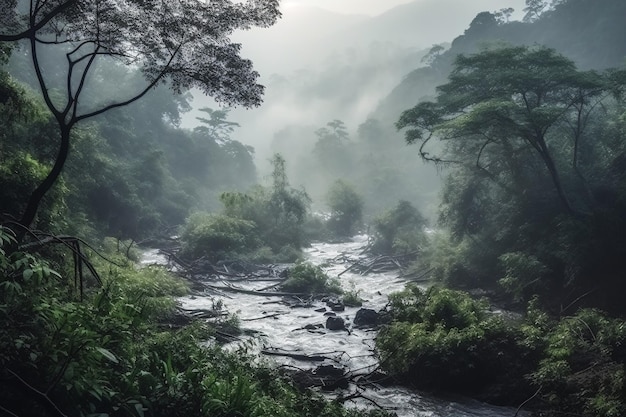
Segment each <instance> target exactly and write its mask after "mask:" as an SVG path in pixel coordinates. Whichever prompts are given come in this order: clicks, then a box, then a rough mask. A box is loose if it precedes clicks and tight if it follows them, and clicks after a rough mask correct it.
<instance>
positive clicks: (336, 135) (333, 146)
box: [313, 120, 352, 178]
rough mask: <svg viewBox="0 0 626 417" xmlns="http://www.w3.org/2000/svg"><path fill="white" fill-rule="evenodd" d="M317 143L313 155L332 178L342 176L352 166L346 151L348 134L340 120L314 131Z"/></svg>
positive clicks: (348, 153)
mask: <svg viewBox="0 0 626 417" xmlns="http://www.w3.org/2000/svg"><path fill="white" fill-rule="evenodd" d="M315 135H316V136H317V142H315V145H314V147H313V154H314V155H315V157H316V158H317V161H318V163H319V164H320V166H321V167H323V168H324V170H325V172H326V173H327V175H328V174H330V175H331V176H333V177H335V178H336V177H340V176H344V175H346V174H347V173H348V172H349V169H350V167H351V166H352V163H351V162H352V159H351V155H350V152H349V150H348V147H347V145H348V132H347V130H346V127H345V124H344V123H343V122H342V121H341V120H333V121H331V122H328V123H327V124H326V127H322V128H319V129H317V130H316V131H315Z"/></svg>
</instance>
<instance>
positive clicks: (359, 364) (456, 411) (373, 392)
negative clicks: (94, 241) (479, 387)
mask: <svg viewBox="0 0 626 417" xmlns="http://www.w3.org/2000/svg"><path fill="white" fill-rule="evenodd" d="M366 243H367V236H364V235H363V236H356V237H355V238H354V239H353V240H352V241H351V242H347V243H316V244H313V245H312V246H311V247H310V248H308V249H306V251H305V253H306V258H307V260H308V261H310V262H312V263H314V264H316V265H320V266H322V268H323V269H324V270H325V271H326V273H327V274H328V275H329V276H330V277H337V276H338V275H339V274H340V273H341V276H340V277H339V280H340V283H341V286H342V288H343V289H344V290H347V291H357V292H358V295H359V297H360V298H362V299H363V300H365V301H364V302H363V306H362V307H363V308H370V309H374V310H377V311H378V310H380V309H382V308H383V307H384V306H385V305H386V304H387V295H388V294H390V293H392V292H394V291H399V290H401V289H402V288H403V287H404V285H405V281H403V280H401V279H398V278H397V273H395V272H393V273H381V274H368V275H365V276H361V275H359V274H356V273H352V272H350V271H348V272H344V271H345V270H346V269H347V268H348V267H349V266H350V265H351V264H350V263H349V262H348V261H346V260H347V259H350V260H351V261H353V260H355V259H358V258H359V257H363V255H360V252H361V251H362V249H363V247H364V246H365V245H366ZM162 262H163V259H162V257H159V256H158V254H157V252H156V251H147V252H146V253H144V259H143V263H162ZM342 272H343V273H342ZM212 284H216V285H221V284H220V283H219V282H218V283H212ZM234 285H236V286H237V287H238V288H242V289H247V290H250V289H252V290H258V289H261V288H264V287H267V286H269V285H272V282H263V281H259V280H256V279H255V280H253V281H250V282H246V281H243V282H237V283H235V284H234ZM218 300H221V302H222V303H223V305H224V307H225V309H226V311H228V312H229V313H231V314H236V315H237V316H238V318H239V320H240V324H241V327H242V328H243V329H246V330H250V331H253V332H254V334H255V336H254V340H256V341H257V342H256V347H257V348H259V349H273V348H276V349H280V351H281V352H289V353H294V354H303V355H321V356H325V357H328V358H330V360H328V361H326V363H328V364H332V365H334V366H336V367H342V368H343V369H344V370H346V371H352V372H356V373H367V372H368V371H369V370H373V369H374V368H375V367H376V365H377V360H376V357H375V356H374V354H373V351H374V339H375V337H376V333H375V332H374V331H372V330H367V329H356V328H352V326H351V323H352V320H353V318H354V315H355V314H356V312H357V311H358V309H359V307H346V309H345V311H343V312H339V313H336V314H337V315H338V316H339V317H342V318H344V320H345V321H346V326H347V327H348V328H349V329H350V331H347V330H342V331H329V330H326V329H324V328H323V325H324V324H325V322H326V317H325V316H324V313H323V312H321V311H315V310H316V309H321V308H322V307H325V304H324V303H323V302H321V301H319V302H314V303H313V306H312V307H296V308H294V307H291V306H289V305H287V304H285V303H283V302H282V297H278V296H271V295H269V294H268V296H259V295H248V294H243V293H233V292H228V293H222V294H208V293H207V295H206V296H198V295H194V296H189V297H183V298H181V299H180V302H181V305H182V308H184V309H189V310H195V309H211V308H212V307H213V306H214V303H215V302H217V301H218ZM307 325H313V326H317V328H316V329H312V330H311V329H308V330H307V329H304V327H305V326H307ZM309 327H312V326H309ZM268 360H273V361H275V362H276V364H277V366H278V365H286V366H293V367H297V368H300V369H312V368H315V367H316V366H317V365H319V364H320V363H319V362H318V363H312V362H303V361H298V360H295V359H291V358H289V357H282V356H271V357H268ZM354 390H355V387H350V388H349V389H348V390H347V391H345V392H343V394H344V395H348V394H350V393H351V392H353V391H354ZM334 395H337V393H335V394H334ZM363 395H364V396H365V397H367V398H369V399H371V400H373V401H375V402H376V404H379V405H380V406H382V407H384V408H386V409H389V410H390V411H393V412H395V413H396V414H397V415H398V416H399V417H512V416H514V415H515V411H516V410H515V409H513V408H509V407H495V406H491V405H488V404H484V403H480V402H478V401H473V400H470V399H465V398H441V397H434V396H431V395H428V394H425V393H420V392H415V391H410V390H408V389H405V388H402V387H379V388H377V389H371V388H368V389H367V390H365V391H363ZM346 405H347V406H353V407H368V406H371V405H372V402H369V401H365V400H363V399H359V400H356V401H355V402H347V403H346ZM521 415H522V414H520V416H521Z"/></svg>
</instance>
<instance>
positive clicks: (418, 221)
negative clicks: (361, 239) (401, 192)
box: [372, 201, 426, 255]
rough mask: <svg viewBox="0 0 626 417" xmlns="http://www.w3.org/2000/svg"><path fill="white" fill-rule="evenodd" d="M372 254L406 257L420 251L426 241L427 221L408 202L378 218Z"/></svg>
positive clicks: (375, 224) (375, 222)
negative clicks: (405, 255)
mask: <svg viewBox="0 0 626 417" xmlns="http://www.w3.org/2000/svg"><path fill="white" fill-rule="evenodd" d="M373 226H374V233H373V237H374V243H373V245H372V252H374V253H379V254H386V255H391V254H394V255H404V254H407V253H412V252H416V251H418V250H420V249H421V248H422V246H423V244H424V242H425V240H426V235H425V233H424V229H425V227H426V219H425V218H424V217H423V216H422V215H421V214H420V212H419V211H418V210H417V209H416V208H415V207H413V205H411V203H409V202H408V201H400V202H399V203H398V205H397V206H396V207H394V208H393V209H391V210H389V211H388V212H387V213H385V214H383V215H382V216H380V217H378V218H376V219H375V220H374V223H373Z"/></svg>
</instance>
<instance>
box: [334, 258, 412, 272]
mask: <svg viewBox="0 0 626 417" xmlns="http://www.w3.org/2000/svg"><path fill="white" fill-rule="evenodd" d="M416 255H417V252H412V253H408V254H404V255H396V256H390V255H379V256H376V257H375V258H373V259H359V260H357V261H355V262H353V263H352V264H351V265H350V266H349V267H348V268H346V269H345V270H343V271H342V272H340V273H339V275H338V276H341V275H343V274H345V273H346V272H348V271H354V272H357V273H359V274H360V275H367V274H370V273H383V272H391V271H398V270H400V271H404V270H405V269H406V268H407V266H408V263H409V262H410V261H413V260H414V259H415V257H416Z"/></svg>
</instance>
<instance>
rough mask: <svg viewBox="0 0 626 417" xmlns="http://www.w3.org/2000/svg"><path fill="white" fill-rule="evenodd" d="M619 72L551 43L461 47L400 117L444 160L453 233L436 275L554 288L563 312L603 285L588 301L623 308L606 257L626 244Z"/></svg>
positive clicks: (529, 290)
mask: <svg viewBox="0 0 626 417" xmlns="http://www.w3.org/2000/svg"><path fill="white" fill-rule="evenodd" d="M622 73H623V70H610V71H605V72H603V73H599V72H595V71H581V70H578V69H577V68H576V66H575V65H574V63H573V62H572V61H570V60H569V59H567V58H565V57H563V56H562V55H560V54H558V53H556V52H555V51H554V50H551V49H548V48H545V47H532V48H531V47H513V46H508V47H498V48H492V49H485V50H483V51H482V52H479V53H476V54H473V55H469V56H465V55H460V56H459V57H458V58H457V59H456V60H455V64H454V69H453V71H452V73H451V75H450V78H449V81H448V83H446V84H444V85H442V86H440V87H438V94H437V97H436V100H435V101H425V102H422V103H420V104H418V105H417V106H415V107H414V108H412V109H410V110H407V111H405V112H404V113H403V114H402V116H401V118H400V120H399V121H398V127H401V128H404V127H408V130H407V131H406V140H407V141H408V142H409V143H413V142H416V143H419V144H420V153H421V154H422V157H423V158H424V159H425V160H429V161H432V162H434V163H436V164H439V165H440V166H445V167H446V171H445V172H446V173H447V177H446V180H445V185H444V189H443V193H442V203H441V206H440V212H439V224H440V226H442V227H444V228H446V229H447V231H448V232H449V235H448V238H449V241H448V242H445V238H444V239H442V238H441V236H443V235H441V236H440V238H439V239H438V242H437V244H438V248H435V249H432V250H429V251H428V252H429V255H428V257H429V261H428V263H429V264H430V267H431V268H433V272H434V273H435V274H436V276H437V277H438V278H440V279H442V280H443V281H444V282H446V283H451V284H455V285H462V286H481V287H488V288H490V289H493V290H498V291H504V292H507V293H508V294H509V296H510V297H511V299H513V300H516V301H521V300H528V299H529V298H530V297H531V296H532V295H533V294H537V293H541V294H551V295H553V296H554V297H546V298H543V300H550V302H551V303H553V305H552V306H553V307H555V308H556V307H557V306H558V305H559V304H561V305H568V304H569V303H571V302H572V301H574V300H577V299H579V297H580V296H581V295H583V294H585V293H586V292H588V291H590V290H591V291H592V292H595V289H598V287H601V288H602V292H603V293H604V295H603V296H601V297H599V298H595V299H594V297H589V298H586V299H585V300H584V302H585V303H587V305H595V306H601V307H603V308H606V309H611V310H621V307H620V306H621V302H618V301H617V299H616V298H613V297H611V296H609V295H607V294H614V293H616V292H619V291H621V288H622V285H623V281H622V280H619V279H617V278H616V275H615V271H614V270H612V267H610V266H609V265H615V262H617V259H620V258H621V257H622V256H623V254H624V253H625V251H626V243H625V242H624V240H623V239H620V238H618V237H617V236H616V235H615V234H614V233H613V232H612V229H613V228H614V227H615V226H617V225H621V224H622V223H623V222H624V215H623V213H624V211H623V209H622V207H623V201H625V200H624V194H623V191H624V188H623V181H624V176H623V175H622V174H618V173H617V172H616V171H615V166H616V165H619V164H620V162H618V161H621V160H622V158H623V154H624V152H625V148H624V147H623V141H621V142H620V141H619V140H618V139H617V138H618V137H619V136H620V135H621V133H617V132H616V131H615V130H614V129H615V127H616V126H617V125H619V123H620V122H617V120H618V119H619V118H620V117H621V116H619V115H621V114H623V111H624V103H623V100H622V97H621V89H622V87H623V79H622V77H623V75H621V74H622ZM435 142H437V146H434V147H433V148H431V147H430V146H431V144H434V143H435ZM609 195H610V196H611V197H609V198H608V199H607V196H609ZM609 200H610V203H609ZM609 219H610V220H609ZM609 224H611V225H612V226H609ZM591 242H593V243H591ZM594 248H597V249H594ZM600 248H601V249H600ZM436 252H437V253H439V255H440V258H439V259H437V256H439V255H436V254H435V253H436ZM591 276H599V277H600V279H593V280H591V279H590V277H591ZM592 281H593V282H592ZM568 294H569V295H568Z"/></svg>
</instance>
